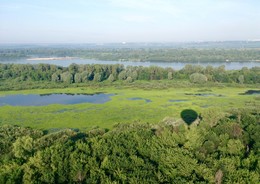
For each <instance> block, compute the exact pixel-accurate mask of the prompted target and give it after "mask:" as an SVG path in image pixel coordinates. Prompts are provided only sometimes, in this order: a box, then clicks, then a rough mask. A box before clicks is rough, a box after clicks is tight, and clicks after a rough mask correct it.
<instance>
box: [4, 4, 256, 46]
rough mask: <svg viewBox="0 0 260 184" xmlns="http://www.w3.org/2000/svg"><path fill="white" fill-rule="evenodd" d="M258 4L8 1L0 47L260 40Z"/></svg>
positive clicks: (5, 7)
mask: <svg viewBox="0 0 260 184" xmlns="http://www.w3.org/2000/svg"><path fill="white" fill-rule="evenodd" d="M259 7H260V1H257V0H248V1H243V0H219V1H213V0H200V1H196V0H185V1H177V0H161V1H160V0H99V1H90V0H74V1H72V0H55V1H50V0H45V1H44V0H38V1H29V0H13V1H8V0H2V1H1V2H0V21H1V25H0V35H1V37H0V44H88V43H124V42H129V43H136V42H138V43H140V42H141V43H185V42H203V41H205V42H207V41H220V42H221V41H248V40H249V41H254V40H257V41H259V40H260V32H259V30H260V20H259V19H260V11H259V10H258V9H259Z"/></svg>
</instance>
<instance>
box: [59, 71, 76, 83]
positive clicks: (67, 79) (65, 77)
mask: <svg viewBox="0 0 260 184" xmlns="http://www.w3.org/2000/svg"><path fill="white" fill-rule="evenodd" d="M61 81H62V82H65V83H69V84H70V83H73V75H72V74H71V73H69V72H64V73H62V74H61Z"/></svg>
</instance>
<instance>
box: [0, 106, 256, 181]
mask: <svg viewBox="0 0 260 184" xmlns="http://www.w3.org/2000/svg"><path fill="white" fill-rule="evenodd" d="M226 114H227V115H224V114H223V113H221V112H219V111H216V110H215V109H211V110H208V111H206V112H205V113H204V114H203V115H202V117H201V120H198V122H199V124H197V125H195V124H191V125H189V126H188V125H186V124H184V123H183V122H182V120H174V119H171V118H165V119H164V121H163V122H161V123H158V124H141V123H133V124H119V125H117V126H116V127H114V128H113V129H112V130H110V131H108V130H106V129H101V128H95V129H92V130H90V131H81V132H80V131H76V130H71V129H66V130H61V131H59V132H54V133H46V132H43V131H40V130H36V129H31V128H24V127H18V126H11V125H4V126H0V137H1V139H0V183H64V184H65V183H66V184H67V183H147V184H148V183H217V184H221V183H252V184H253V183H254V184H256V183H259V180H260V174H259V173H260V162H259V157H260V154H259V153H260V152H259V150H260V124H259V109H258V110H257V109H256V110H253V109H252V110H242V111H239V110H234V111H233V112H229V113H226ZM86 123H87V122H86ZM71 126H73V125H71Z"/></svg>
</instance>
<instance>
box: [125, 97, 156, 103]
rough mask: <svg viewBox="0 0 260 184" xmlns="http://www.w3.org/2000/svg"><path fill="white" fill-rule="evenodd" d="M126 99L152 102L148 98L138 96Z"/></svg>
mask: <svg viewBox="0 0 260 184" xmlns="http://www.w3.org/2000/svg"><path fill="white" fill-rule="evenodd" d="M128 100H144V101H145V102H146V103H150V102H152V100H150V99H145V98H139V97H135V98H128Z"/></svg>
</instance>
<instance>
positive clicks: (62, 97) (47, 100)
mask: <svg viewBox="0 0 260 184" xmlns="http://www.w3.org/2000/svg"><path fill="white" fill-rule="evenodd" d="M113 95H114V94H104V93H99V94H65V93H62V94H43V95H38V94H29V95H23V94H17V95H7V96H0V106H4V105H11V106H45V105H50V104H65V105H69V104H79V103H94V104H103V103H106V102H108V101H110V100H111V98H110V97H111V96H113Z"/></svg>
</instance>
